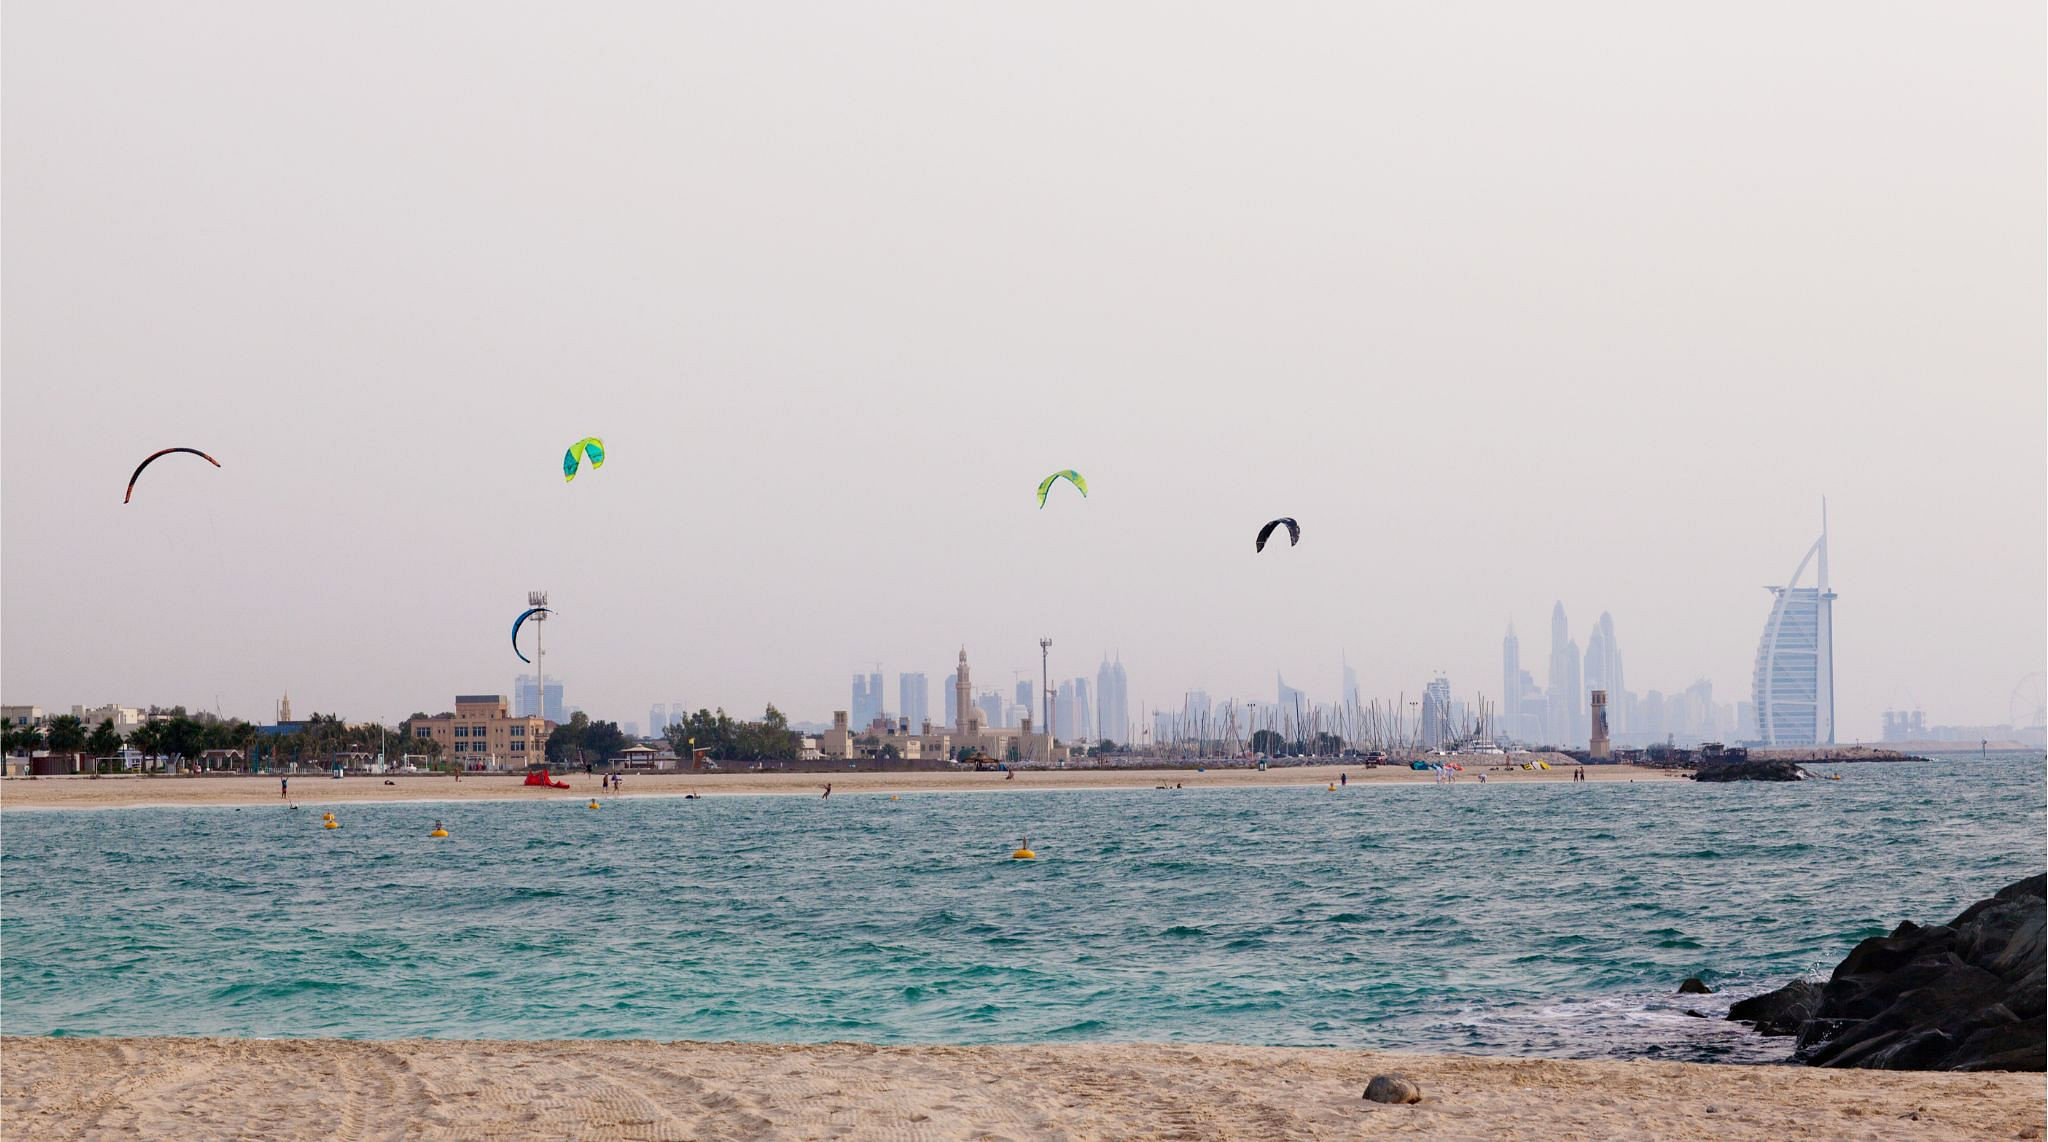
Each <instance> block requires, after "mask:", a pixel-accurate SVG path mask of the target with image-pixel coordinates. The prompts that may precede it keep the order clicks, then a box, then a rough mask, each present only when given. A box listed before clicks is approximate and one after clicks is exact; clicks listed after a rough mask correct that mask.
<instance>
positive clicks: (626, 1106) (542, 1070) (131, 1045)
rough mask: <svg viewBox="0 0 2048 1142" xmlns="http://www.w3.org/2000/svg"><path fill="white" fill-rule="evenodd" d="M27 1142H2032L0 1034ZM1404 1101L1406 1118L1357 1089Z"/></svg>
mask: <svg viewBox="0 0 2048 1142" xmlns="http://www.w3.org/2000/svg"><path fill="white" fill-rule="evenodd" d="M0 1050H4V1055H5V1060H6V1061H5V1066H4V1069H0V1095H4V1101H0V1133H4V1134H5V1136H6V1137H7V1138H9V1139H43V1138H128V1137H188V1138H285V1139H292V1138H306V1139H315V1138H328V1137H339V1138H398V1137H408V1138H414V1137H417V1138H452V1137H513V1138H526V1137H533V1138H705V1139H719V1138H763V1137H768V1138H907V1139H954V1138H991V1139H993V1138H1015V1139H1027V1138H1028V1139H1039V1138H1071V1139H1081V1138H1118V1139H1122V1138H1187V1139H1195V1138H1261V1139H1265V1138H1353V1137H1359V1136H1362V1135H1370V1136H1379V1135H1403V1136H1408V1137H1425V1138H1488V1139H1491V1138H1544V1139H1554V1138H1586V1139H1608V1138H1701V1139H1716V1140H1731V1139H1750V1138H1754V1139H1773V1140H1776V1139H1784V1138H1811V1139H1828V1138H1914V1139H1920V1138H2040V1137H2042V1128H2043V1101H2042V1088H2041V1077H2040V1076H2039V1075H2017V1074H1992V1075H1974V1074H1973V1075H1966V1074H1939V1073H1928V1072H1891V1071H1821V1070H1808V1069H1804V1068H1796V1067H1775V1066H1773V1067H1748V1066H1711V1065H1700V1064H1690V1063H1647V1062H1643V1063H1615V1062H1559V1061H1550V1060H1535V1059H1479V1058H1469V1057H1460V1056H1431V1055H1392V1054H1378V1053H1369V1052H1356V1051H1309V1050H1288V1049H1280V1048H1270V1047H1225V1046H1194V1047H1169V1046H1126V1045H1115V1044H1074V1045H1065V1046H1023V1047H898V1048H886V1047H867V1046H858V1045H852V1044H827V1045H821V1046H774V1045H750V1044H730V1043H647V1042H589V1041H583V1042H552V1043H550V1042H541V1043H532V1042H464V1041H452V1040H451V1041H423V1040H406V1041H399V1042H387V1043H377V1042H361V1041H342V1040H331V1039H329V1040H296V1041H294V1040H235V1039H22V1038H13V1039H6V1040H4V1041H0ZM1386 1071H1399V1072H1401V1073H1404V1074H1407V1075H1409V1076H1410V1077H1412V1078H1414V1079H1415V1080H1416V1081H1418V1082H1419V1083H1421V1085H1422V1088H1423V1093H1424V1099H1423V1101H1422V1102H1421V1103H1419V1104H1416V1105H1413V1106H1381V1105H1378V1104H1375V1103H1368V1102H1365V1101H1363V1100H1362V1099H1361V1098H1360V1097H1359V1096H1360V1092H1362V1091H1363V1090H1364V1088H1365V1084H1366V1081H1367V1080H1368V1079H1370V1078H1371V1077H1372V1076H1373V1075H1375V1074H1378V1073H1382V1072H1386Z"/></svg>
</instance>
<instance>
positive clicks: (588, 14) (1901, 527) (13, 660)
mask: <svg viewBox="0 0 2048 1142" xmlns="http://www.w3.org/2000/svg"><path fill="white" fill-rule="evenodd" d="M5 32H6V34H5V40H4V72H0V74H4V93H0V94H4V139H5V163H4V175H0V178H4V183H0V191H4V225H5V234H4V267H0V269H4V278H5V280H4V287H5V315H4V331H0V332H4V358H0V367H4V390H0V396H4V409H0V412H4V441H0V442H4V473H0V474H4V490H0V499H4V504H0V507H4V552H0V593H4V600H0V601H4V614H0V620H4V628H0V649H4V655H0V669H4V679H0V681H4V687H5V701H6V702H9V703H28V702H34V703H40V704H42V705H45V706H56V707H68V706H69V704H71V703H73V702H102V701H119V702H123V703H131V704H145V703H149V702H163V703H172V702H183V703H187V704H190V705H202V706H212V705H214V704H215V702H216V701H217V702H218V703H219V705H220V706H221V707H222V708H223V709H224V710H225V711H226V712H227V713H229V714H240V715H243V716H247V717H252V718H258V717H260V718H264V719H267V718H268V716H269V714H270V710H271V703H272V701H273V700H274V699H275V697H276V696H277V694H278V693H279V692H280V691H283V690H286V689H289V690H290V692H291V695H292V698H293V702H294V706H295V709H296V710H297V711H298V712H299V713H300V714H301V715H302V716H303V714H304V713H305V712H306V711H308V710H313V709H318V710H322V711H327V710H338V711H340V712H342V713H343V714H345V715H347V716H349V717H352V718H368V717H377V716H382V717H387V718H388V717H399V716H403V715H404V714H406V713H408V712H410V711H412V710H414V709H426V710H430V711H431V710H440V709H446V708H449V706H450V704H451V699H452V697H453V695H454V694H456V693H457V692H473V691H506V690H509V687H510V685H511V680H512V677H513V675H514V674H515V673H517V672H518V671H519V670H521V669H523V668H522V667H521V666H520V664H519V663H518V661H517V660H516V659H515V658H513V656H512V651H511V648H510V646H509V644H508V641H507V637H506V633H507V629H508V627H509V624H510V620H511V618H512V617H513V615H514V613H515V612H516V610H517V608H518V607H519V606H520V605H521V604H522V602H523V599H524V594H525V592H526V590H527V589H528V588H530V587H537V586H545V587H547V588H549V589H550V590H551V591H552V593H553V597H554V601H555V602H556V603H557V605H558V606H559V607H560V611H561V614H560V617H559V619H558V620H557V621H554V622H551V623H550V624H549V632H548V633H549V646H550V653H549V656H548V665H549V673H550V674H551V675H555V674H559V675H560V676H561V677H563V678H564V679H566V681H567V684H568V687H569V691H570V692H569V699H570V701H572V702H574V703H577V704H580V705H582V706H584V707H585V708H587V709H588V710H590V711H591V712H592V713H593V714H594V715H596V716H600V717H612V718H617V719H619V720H621V721H625V720H633V721H641V722H644V721H645V718H646V712H647V706H648V704H649V703H650V702H654V701H669V700H672V699H675V698H684V699H686V700H687V701H688V702H689V703H690V704H691V705H692V706H697V705H706V706H712V705H724V706H725V707H727V708H728V709H731V710H734V711H745V712H754V711H758V709H759V708H760V706H761V705H762V704H763V703H764V702H766V701H769V700H773V701H775V702H776V703H778V704H779V705H781V706H782V707H783V708H784V709H785V710H787V711H788V712H789V713H790V714H791V715H792V716H793V717H798V718H822V717H824V716H826V715H827V713H828V712H829V711H830V710H831V709H833V708H843V707H844V706H845V705H846V700H847V678H848V676H849V674H850V673H851V672H852V671H853V670H855V669H857V668H862V667H865V666H867V665H868V664H870V663H872V662H876V661H879V662H880V663H882V667H883V669H884V671H885V672H887V674H888V675H889V678H888V684H889V687H890V694H891V700H890V705H891V706H892V707H893V706H894V704H895V703H894V688H895V674H896V672H898V671H900V670H923V671H925V672H927V673H929V674H933V675H934V676H935V677H934V690H933V701H934V704H935V707H936V705H937V703H938V702H939V701H940V692H939V690H938V689H937V686H938V679H937V677H936V675H937V674H938V672H940V671H942V670H945V669H948V668H949V667H950V664H951V662H952V660H953V656H954V654H955V653H956V652H957V649H958V648H959V646H960V645H961V644H962V643H965V644H966V645H967V647H968V650H969V653H970V654H971V656H972V658H973V660H974V662H975V664H976V665H977V668H978V671H979V674H978V677H979V680H981V681H984V682H987V683H992V684H1003V685H1005V686H1007V684H1008V682H1009V680H1010V679H1011V677H1012V674H1011V670H1012V668H1016V667H1030V668H1031V669H1032V670H1033V673H1034V674H1035V672H1036V665H1037V663H1036V658H1037V645H1036V640H1037V638H1038V637H1039V636H1040V635H1041V634H1043V635H1048V636H1050V637H1052V638H1053V639H1054V648H1053V653H1054V673H1055V674H1056V675H1062V676H1064V675H1072V674H1075V673H1083V672H1085V673H1089V674H1091V675H1092V673H1093V670H1094V667H1095V665H1096V663H1097V662H1098V661H1099V659H1100V656H1101V655H1102V653H1103V652H1105V651H1110V650H1121V652H1122V655H1123V660H1124V662H1125V665H1126V667H1127V668H1128V669H1129V671H1130V675H1131V679H1132V703H1133V706H1134V707H1136V706H1138V705H1141V704H1145V705H1156V704H1159V703H1161V702H1168V703H1176V704H1177V702H1178V695H1179V694H1180V692H1181V691H1182V690H1183V689H1185V688H1187V687H1190V686H1201V687H1205V688H1207V689H1208V690H1209V691H1210V692H1211V693H1213V694H1215V695H1217V696H1218V697H1219V698H1220V697H1221V696H1223V695H1225V694H1231V693H1235V694H1238V695H1239V696H1246V697H1253V698H1262V699H1263V698H1268V697H1270V696H1271V694H1272V693H1273V681H1274V671H1275V670H1282V671H1285V672H1286V675H1287V678H1288V681H1289V682H1290V683H1292V684H1294V685H1297V686H1302V687H1305V688H1307V689H1308V690H1309V691H1310V693H1311V694H1312V695H1313V696H1316V697H1319V698H1329V697H1331V696H1332V695H1333V694H1334V692H1335V690H1336V686H1337V670H1338V659H1339V655H1340V654H1346V653H1348V655H1349V656H1350V660H1351V662H1352V663H1353V665H1354V666H1355V667H1356V668H1357V670H1358V672H1359V675H1360V679H1361V684H1362V686H1363V688H1364V689H1365V691H1366V692H1367V693H1368V694H1380V695H1389V696H1391V695H1392V694H1394V693H1396V692H1397V691H1404V690H1405V691H1406V692H1408V693H1409V694H1410V695H1413V694H1414V693H1415V692H1416V691H1418V690H1419V689H1420V688H1421V687H1422V685H1423V684H1424V683H1425V682H1426V681H1427V680H1428V678H1429V677H1430V676H1431V675H1432V674H1433V673H1434V672H1435V671H1438V670H1443V671H1446V672H1448V674H1449V676H1450V678H1451V680H1452V683H1453V685H1454V687H1455V688H1456V689H1457V690H1458V691H1459V692H1460V693H1461V694H1466V695H1469V694H1470V693H1472V692H1473V691H1474V690H1479V691H1483V692H1485V693H1487V694H1489V695H1497V693H1498V691H1499V688H1500V665H1499V662H1500V659H1499V654H1500V637H1501V634H1502V630H1503V627H1504V625H1505V624H1506V622H1507V620H1508V619H1509V618H1511V617H1512V618H1513V619H1515V620H1516V621H1517V623H1518V625H1519V628H1520V630H1521V632H1522V635H1523V657H1524V660H1525V662H1527V663H1529V664H1530V665H1531V668H1532V670H1533V671H1534V673H1535V674H1536V675H1537V679H1538V681H1539V682H1541V681H1543V674H1544V664H1545V662H1546V661H1547V654H1548V617H1549V612H1550V607H1551V603H1552V601H1553V600H1558V599H1561V600H1563V602H1564V604H1565V607H1566V608H1567V610H1568V611H1569V612H1570V615H1571V618H1572V624H1573V633H1574V634H1575V635H1576V636H1577V637H1579V639H1580V640H1581V644H1582V645H1583V641H1584V637H1585V633H1586V631H1587V628H1588V627H1590V625H1591V623H1592V621H1593V620H1594V619H1595V618H1596V617H1597V616H1598V614H1599V613H1600V612H1601V611H1602V610H1607V611H1611V612H1612V613H1613V614H1614V616H1615V621H1616V625H1617V629H1618V632H1619V636H1620V641H1621V646H1622V651H1623V654H1624V656H1625V659H1626V664H1627V672H1628V682H1629V685H1630V687H1631V688H1632V689H1636V690H1644V689H1649V688H1659V689H1664V690H1667V691H1668V690H1673V689H1678V688H1681V687H1683V686H1685V685H1686V684H1687V683H1689V682H1691V681H1693V680H1694V679H1695V678H1698V677H1701V676H1705V677H1709V678H1711V679H1712V680H1713V681H1714V683H1715V694H1716V697H1717V698H1719V699H1720V700H1722V701H1729V700H1733V699H1735V698H1737V697H1740V696H1745V695H1746V694H1747V692H1748V688H1749V672H1750V667H1751V660H1752V656H1753V655H1754V653H1755V647H1756V641H1757V636H1758V633H1759V631H1760V629H1761V624H1762V622H1763V619H1764V617H1765V614H1766V611H1767V608H1768V604H1769V601H1770V599H1769V596H1768V595H1767V594H1766V593H1765V592H1764V591H1763V590H1762V589H1761V588H1762V585H1764V584H1766V583H1779V582H1783V581H1784V578H1785V576H1787V575H1788V574H1790V572H1791V570H1792V566H1793V564H1794V563H1796V562H1797V560H1798V558H1799V556H1800V554H1801V553H1802V552H1803V551H1804V550H1805V548H1806V545H1807V544H1808V543H1809V542H1811V540H1812V539H1813V537H1814V535H1815V534H1816V533H1817V531H1818V524H1819V519H1818V516H1819V500H1820V497H1821V496H1822V495H1823V494H1825V495H1826V496H1827V497H1828V499H1829V504H1830V510H1831V516H1832V522H1833V536H1834V541H1833V545H1832V550H1833V572H1834V586H1835V588H1836V589H1837V590H1838V591H1839V592H1840V595H1841V598H1840V600H1839V601H1838V603H1837V604H1836V612H1835V614H1836V653H1837V663H1838V665H1837V691H1838V696H1839V702H1840V706H1841V715H1840V725H1841V735H1842V736H1843V737H1844V738H1845V739H1846V738H1851V737H1855V736H1859V735H1860V736H1866V737H1868V736H1874V735H1875V734H1876V733H1877V731H1878V714H1879V711H1880V710H1882V709H1884V708H1886V707H1887V706H1889V705H1895V704H1912V703H1917V704H1919V705H1921V706H1923V707H1924V708H1925V709H1926V711H1927V713H1928V716H1929V719H1930V720H1931V721H1934V722H1975V721H2002V720H2004V718H2005V715H2006V704H2007V697H2008V695H2009V693H2010V692H2011V691H2012V689H2013V687H2014V685H2015V684H2016V683H2017V682H2018V681H2019V680H2020V678H2021V677H2022V676H2023V675H2025V674H2027V673H2028V672H2030V671H2038V670H2041V669H2042V665H2043V656H2044V625H2048V616H2044V602H2043V598H2044V578H2048V538H2044V536H2048V526H2044V518H2048V498H2044V472H2048V455H2044V432H2048V429H2044V425H2048V399H2044V369H2048V362H2044V353H2043V345H2044V331H2043V326H2044V321H2043V312H2044V304H2048V292H2044V255H2043V250H2044V233H2043V205H2044V185H2043V183H2044V176H2043V171H2044V165H2048V153H2044V143H2043V139H2044V130H2048V126H2044V105H2048V88H2044V82H2043V63H2042V51H2041V45H2042V42H2043V36H2044V28H2043V9H2042V6H2041V5H2040V4H2039V3H2038V2H2029V3H2020V2H2010V3H1984V4H1968V5H1943V4H1919V5H1872V4H1867V3H1861V2H1857V3H1840V4H1818V3H1807V4H1793V5H1784V4H1750V5H1739V4H1738V5H1728V4H1716V5H1708V6H1694V7H1690V8H1688V7H1684V6H1676V7H1674V6H1671V5H1642V4H1633V3H1614V4H1606V5H1591V4H1578V5H1567V4H1548V5H1535V6H1531V5H1510V4H1494V5H1455V4H1441V3H1433V2H1432V3H1414V4H1330V5H1306V4H1291V5H1269V4H1261V5H1242V4H1234V5H1216V6H1197V5H1189V4H1153V5H1132V4H1123V5H1117V4H1111V5H1103V4H1070V5H1059V4H1047V3H1036V4H1016V5H1009V6H995V5H961V4H950V3H934V4H929V5H896V4H858V5H827V4H820V5H808V6H799V5H786V4H717V5H712V4H694V5H692V4H645V5H630V4H609V5H570V4H558V5H510V4H503V3H496V2H492V3H475V4H455V3H439V4H417V3H410V2H406V3H352V4H332V5H278V4H274V3H267V2H260V3H259V2H251V3H195V4H178V5H150V4H123V5H111V4H104V3H77V2H71V0H65V2H49V0H40V2H39V0H15V2H12V3H10V4H8V6H7V20H6V28H5ZM586 434H596V435H599V436H602V437H603V438H604V440H605V442H606V444H607V446H608V447H609V449H610V453H611V458H610V461H609V463H607V464H606V466H605V468H604V469H603V470H602V471H600V472H596V473H589V472H588V471H587V470H586V474H585V475H583V476H580V477H578V479H577V480H576V481H575V483H574V484H570V485H565V484H564V483H563V481H562V478H561V475H560V468H559V464H560V459H561V454H562V451H563V449H564V448H565V447H567V445H568V444H569V442H570V441H572V440H574V439H576V438H577V437H580V436H583V435H586ZM172 444H187V445H193V446H197V447H201V448H204V449H206V450H208V451H210V452H211V453H212V454H213V455H214V456H215V457H217V458H218V459H219V460H220V462H221V464H222V465H223V467H222V468H221V469H219V470H216V469H213V468H211V467H208V466H207V465H205V464H204V463H203V462H200V461H197V460H195V459H193V458H192V457H183V456H181V457H171V458H168V459H166V460H164V461H162V462H160V463H159V464H157V465H156V466H155V467H154V468H152V469H151V470H150V472H149V473H148V474H147V475H146V476H145V477H144V480H143V482H142V484H141V485H140V486H139V487H138V489H137V491H136V495H135V501H134V502H133V503H132V504H128V505H126V506H124V505H123V504H122V503H121V489H122V485H123V484H124V483H125V481H126V479H127V476H128V472H129V469H130V468H131V467H132V466H133V465H134V464H135V462H136V461H137V460H138V459H139V458H140V457H141V456H143V455H144V454H146V453H148V452H149V451H151V450H153V449H155V448H159V447H163V446H166V445H172ZM1069 466H1072V467H1076V468H1079V469H1080V470H1081V471H1082V472H1084V473H1086V474H1087V477H1088V480H1089V483H1090V487H1091V491H1092V493H1093V494H1092V496H1091V497H1090V498H1089V499H1087V500H1086V501H1082V500H1080V499H1078V498H1076V497H1073V496H1071V495H1069V494H1068V490H1067V489H1060V490H1058V491H1057V492H1056V493H1055V499H1054V501H1053V503H1051V504H1050V505H1049V506H1048V507H1047V508H1046V509H1045V510H1043V511H1040V510H1038V509H1037V508H1036V507H1035V505H1034V501H1033V495H1032V489H1033V486H1034V485H1035V484H1036V482H1037V480H1038V478H1039V477H1040V476H1042V475H1043V474H1045V473H1046V472H1049V471H1051V470H1053V469H1056V468H1063V467H1069ZM1283 514H1285V515H1293V516H1295V517H1297V518H1298V519H1300V521H1301V523H1302V527H1303V533H1304V534H1303V538H1302V543H1301V546H1300V547H1297V548H1293V549H1291V550H1290V549H1287V548H1285V547H1282V548H1280V549H1277V550H1276V549H1274V548H1271V547H1269V548H1268V549H1267V551H1266V552H1265V553H1264V554H1263V555H1259V556H1254V555H1253V553H1252V548H1251V540H1252V535H1253V533H1254V531H1255V529H1256V528H1257V527H1258V525H1259V524H1260V523H1262V522H1263V521H1265V520H1266V519H1268V518H1271V517H1273V516H1276V515H1283Z"/></svg>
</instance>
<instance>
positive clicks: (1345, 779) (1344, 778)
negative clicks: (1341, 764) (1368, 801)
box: [1337, 773, 1351, 785]
mask: <svg viewBox="0 0 2048 1142" xmlns="http://www.w3.org/2000/svg"><path fill="white" fill-rule="evenodd" d="M1337 784H1339V785H1349V784H1351V775H1350V774H1348V773H1340V774H1338V775H1337Z"/></svg>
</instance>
